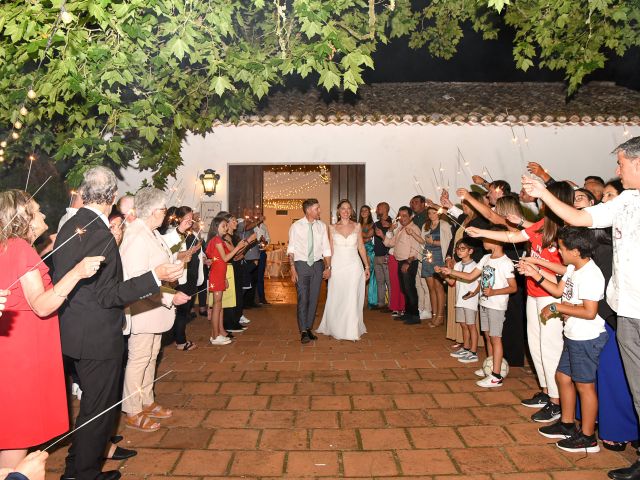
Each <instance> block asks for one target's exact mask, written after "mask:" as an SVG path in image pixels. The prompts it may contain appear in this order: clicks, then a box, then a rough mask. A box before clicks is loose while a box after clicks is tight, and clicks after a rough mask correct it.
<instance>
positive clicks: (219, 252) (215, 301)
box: [205, 217, 247, 345]
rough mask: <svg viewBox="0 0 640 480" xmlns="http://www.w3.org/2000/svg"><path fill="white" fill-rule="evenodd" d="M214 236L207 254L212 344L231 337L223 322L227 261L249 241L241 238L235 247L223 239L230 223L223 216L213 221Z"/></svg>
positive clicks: (228, 340)
mask: <svg viewBox="0 0 640 480" xmlns="http://www.w3.org/2000/svg"><path fill="white" fill-rule="evenodd" d="M211 226H212V229H213V232H214V235H215V236H214V237H212V238H211V240H210V241H209V244H208V245H207V250H206V252H205V254H206V255H207V258H208V259H209V260H210V261H211V267H210V269H209V307H210V308H209V321H210V322H211V338H209V342H211V345H226V344H228V343H231V339H230V338H229V337H227V336H226V333H227V332H225V330H224V326H223V324H222V294H223V293H224V291H225V290H226V289H227V288H228V284H227V262H228V261H229V260H231V259H232V258H233V257H234V256H235V255H236V253H238V252H239V251H240V250H242V249H243V248H244V247H245V246H246V245H247V242H246V241H244V240H240V242H239V243H238V245H236V246H235V248H234V249H231V248H230V246H229V245H228V244H227V243H226V242H225V241H224V240H223V237H224V236H225V235H226V234H227V230H228V223H227V221H226V220H225V219H224V218H223V217H216V218H215V219H214V220H213V223H212V225H211Z"/></svg>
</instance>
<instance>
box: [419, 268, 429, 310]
mask: <svg viewBox="0 0 640 480" xmlns="http://www.w3.org/2000/svg"><path fill="white" fill-rule="evenodd" d="M421 270H422V266H421V265H419V266H418V274H417V275H416V290H418V310H419V311H421V312H422V311H425V312H429V315H431V300H430V298H429V288H428V287H427V279H426V278H422V277H421V276H420V271H421Z"/></svg>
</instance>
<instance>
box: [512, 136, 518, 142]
mask: <svg viewBox="0 0 640 480" xmlns="http://www.w3.org/2000/svg"><path fill="white" fill-rule="evenodd" d="M511 142H512V143H518V137H516V136H515V135H514V136H513V137H511Z"/></svg>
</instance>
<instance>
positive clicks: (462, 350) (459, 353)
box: [449, 348, 470, 358]
mask: <svg viewBox="0 0 640 480" xmlns="http://www.w3.org/2000/svg"><path fill="white" fill-rule="evenodd" d="M467 353H470V352H469V350H466V349H465V348H459V349H458V350H456V351H455V352H451V353H450V354H449V355H451V356H452V357H453V358H460V357H464V356H465V355H467Z"/></svg>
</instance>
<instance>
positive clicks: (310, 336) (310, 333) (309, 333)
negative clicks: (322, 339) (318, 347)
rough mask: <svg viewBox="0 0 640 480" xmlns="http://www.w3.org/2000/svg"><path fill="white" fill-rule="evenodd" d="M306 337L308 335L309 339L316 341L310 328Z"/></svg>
mask: <svg viewBox="0 0 640 480" xmlns="http://www.w3.org/2000/svg"><path fill="white" fill-rule="evenodd" d="M307 335H309V338H310V339H311V340H317V339H318V337H316V336H315V334H314V333H313V332H312V331H311V329H310V328H308V329H307Z"/></svg>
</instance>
